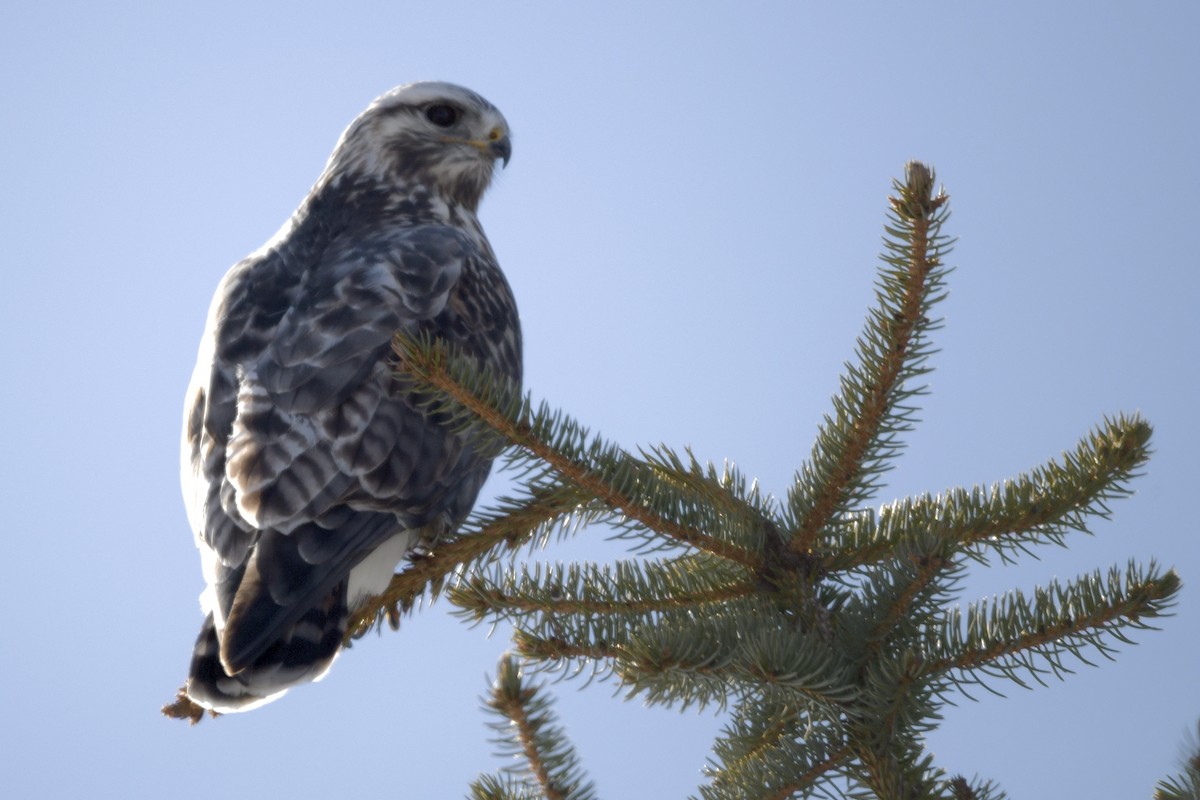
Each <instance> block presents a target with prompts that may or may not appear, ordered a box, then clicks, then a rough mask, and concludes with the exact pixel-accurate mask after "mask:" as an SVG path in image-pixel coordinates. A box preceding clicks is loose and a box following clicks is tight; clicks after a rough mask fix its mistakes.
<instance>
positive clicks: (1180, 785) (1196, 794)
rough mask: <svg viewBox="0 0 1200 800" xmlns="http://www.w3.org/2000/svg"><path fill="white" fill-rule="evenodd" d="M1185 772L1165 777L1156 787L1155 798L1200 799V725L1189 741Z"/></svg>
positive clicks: (1184, 763) (1184, 761)
mask: <svg viewBox="0 0 1200 800" xmlns="http://www.w3.org/2000/svg"><path fill="white" fill-rule="evenodd" d="M1182 766H1183V772H1181V773H1179V774H1178V775H1175V776H1172V777H1170V778H1164V779H1163V780H1161V781H1159V782H1158V785H1157V786H1155V787H1154V800H1200V725H1197V726H1196V735H1195V736H1194V737H1192V738H1191V741H1189V742H1188V743H1187V751H1186V755H1185V756H1184V760H1183V765H1182Z"/></svg>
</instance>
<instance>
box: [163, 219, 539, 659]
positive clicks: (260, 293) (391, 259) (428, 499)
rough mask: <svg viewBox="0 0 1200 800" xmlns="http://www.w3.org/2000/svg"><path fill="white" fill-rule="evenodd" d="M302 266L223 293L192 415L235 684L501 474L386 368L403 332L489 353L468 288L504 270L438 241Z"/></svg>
mask: <svg viewBox="0 0 1200 800" xmlns="http://www.w3.org/2000/svg"><path fill="white" fill-rule="evenodd" d="M304 255H305V254H303V253H298V252H296V248H286V247H285V248H280V249H276V250H269V251H266V252H265V253H264V254H261V255H259V256H255V257H251V259H248V260H247V261H244V262H242V263H241V264H239V265H237V266H236V267H234V269H233V270H231V271H230V273H229V275H227V276H226V279H225V280H224V281H223V282H222V286H221V289H220V290H219V291H218V297H217V299H216V300H215V301H214V305H213V310H212V312H211V314H210V321H209V326H210V331H209V332H208V333H207V334H206V340H209V341H208V346H209V348H211V349H210V353H211V360H210V361H209V362H208V364H206V363H205V359H204V353H202V356H201V362H200V364H198V367H197V375H196V378H195V379H194V384H195V385H194V387H193V391H192V393H191V395H190V397H191V405H190V408H189V409H188V411H187V425H186V426H185V435H186V446H185V456H186V454H187V453H190V456H191V457H190V465H189V464H186V463H185V470H184V481H185V486H186V485H187V484H188V483H189V482H190V483H191V484H192V488H193V491H191V492H185V495H190V500H191V505H192V508H191V509H190V510H191V513H192V518H193V526H194V529H195V531H196V535H197V539H198V544H200V545H201V549H202V551H203V550H204V549H205V548H208V549H209V550H210V551H211V554H210V562H211V563H210V564H209V565H208V567H207V569H206V571H207V572H208V573H209V574H208V575H207V576H206V577H207V578H208V579H209V583H210V588H211V591H212V592H213V593H214V594H215V596H212V597H210V598H209V604H210V606H211V610H212V611H213V613H214V618H215V620H216V627H217V630H223V632H224V635H223V636H222V637H221V650H220V655H221V661H222V664H223V665H224V667H225V669H226V670H227V671H228V673H229V674H230V675H234V674H236V673H237V672H239V671H240V670H243V669H245V668H247V667H249V666H250V665H251V664H253V663H255V661H256V659H259V658H260V657H261V656H263V654H264V652H265V651H266V650H267V648H269V647H270V646H271V645H272V644H273V643H275V642H276V641H278V640H280V639H281V637H284V636H285V635H286V634H287V633H288V631H289V629H290V627H291V626H293V625H294V624H296V622H297V620H299V619H300V618H301V617H302V616H303V615H304V614H305V613H306V612H308V611H309V610H310V609H312V608H313V607H314V606H316V605H319V604H320V603H321V602H322V599H323V598H324V597H325V596H326V595H328V594H329V593H330V592H331V591H332V590H333V589H334V587H336V586H337V585H338V584H339V583H340V582H342V581H344V580H345V579H346V578H347V576H348V574H349V572H350V570H351V569H352V568H353V567H354V566H355V565H356V564H357V563H358V562H359V561H361V560H362V559H363V558H364V557H365V556H366V555H367V554H368V553H370V552H371V551H372V550H374V549H375V548H376V547H378V546H379V545H380V544H382V543H383V542H385V541H387V540H389V539H391V538H392V537H393V536H396V535H397V534H398V533H400V532H402V531H404V530H416V529H418V528H420V527H422V526H424V525H426V524H429V523H430V522H432V521H434V520H435V519H437V518H438V517H439V516H445V517H448V519H446V520H445V522H446V523H449V524H457V523H458V522H459V521H460V520H461V518H462V517H463V516H465V515H466V513H467V512H468V511H469V509H470V505H471V504H472V503H473V501H474V498H475V495H476V494H477V493H478V490H479V488H480V486H481V485H482V483H483V480H484V479H485V478H486V475H487V472H488V468H489V466H490V461H489V459H488V458H487V457H486V456H485V455H483V454H480V453H478V452H476V451H475V450H474V449H473V448H472V447H471V446H470V443H469V442H468V441H466V440H465V439H464V438H463V437H461V436H460V435H457V434H455V433H454V432H452V431H450V430H448V429H446V428H445V427H443V426H441V425H438V424H437V423H436V421H434V420H431V419H429V418H428V416H427V415H426V413H425V412H423V411H422V410H421V409H420V408H419V407H418V405H417V403H416V402H415V398H413V397H412V396H411V394H410V393H409V392H408V391H406V386H405V383H404V382H403V381H402V380H399V379H396V378H395V377H393V375H392V372H391V369H390V367H389V365H388V354H389V352H390V351H389V344H390V341H391V338H392V336H393V335H394V333H395V332H396V331H397V330H402V329H403V330H410V331H411V330H416V329H418V328H430V327H431V328H432V329H433V330H434V331H435V332H438V333H439V334H443V335H444V336H445V337H446V338H450V339H452V340H453V339H463V338H470V337H472V336H478V335H479V334H481V333H483V334H485V336H486V335H488V334H487V332H486V331H485V330H483V329H486V328H488V327H489V325H491V326H492V327H495V325H496V322H497V320H495V319H493V320H491V321H490V322H489V320H488V319H485V318H480V319H471V318H470V314H471V313H473V312H478V311H479V310H480V309H482V308H485V307H486V305H487V304H486V303H484V304H481V303H480V302H479V299H478V298H474V297H472V295H473V294H474V293H477V292H479V290H480V286H479V284H478V282H473V281H466V280H463V276H464V274H465V273H468V272H469V273H472V274H474V273H478V272H480V271H481V269H482V268H483V267H485V266H486V267H491V268H495V265H494V263H492V256H491V253H490V251H486V250H485V251H481V250H480V248H479V247H478V246H477V245H476V244H475V242H474V241H473V240H472V239H471V238H470V237H468V236H467V235H466V234H465V233H464V232H463V231H462V230H460V229H458V228H455V227H451V226H447V225H425V226H418V227H412V228H400V229H396V228H391V229H389V230H388V231H387V232H386V233H383V234H380V235H377V236H364V235H362V233H361V232H360V233H358V234H356V235H355V236H353V237H350V236H343V237H339V238H335V239H333V241H332V242H331V243H330V244H329V245H328V246H327V247H326V248H324V250H323V252H321V253H320V254H319V255H318V256H317V258H316V259H315V262H314V263H311V266H310V267H309V268H308V269H301V268H298V267H302V266H303V264H304V262H305V261H313V259H311V258H309V259H306V258H305V257H304ZM297 262H299V263H297ZM495 269H496V274H497V275H498V274H499V273H498V268H495ZM500 280H501V283H503V279H502V278H501V279H500ZM484 288H491V287H484ZM503 288H504V290H505V291H504V294H505V295H506V296H507V297H508V305H509V312H508V315H507V317H508V319H506V320H504V322H506V323H511V327H515V304H513V303H512V302H511V294H509V293H508V291H507V286H506V285H505V286H504V287H503ZM484 316H485V317H486V316H487V315H484ZM490 335H491V336H495V335H497V332H496V331H492V332H491V333H490ZM509 335H510V336H511V334H509ZM462 344H464V345H468V349H477V348H475V347H469V345H470V344H472V343H471V342H462ZM518 347H519V344H518ZM414 538H415V537H414ZM393 563H394V562H393ZM353 601H354V598H350V602H351V603H352V602H353Z"/></svg>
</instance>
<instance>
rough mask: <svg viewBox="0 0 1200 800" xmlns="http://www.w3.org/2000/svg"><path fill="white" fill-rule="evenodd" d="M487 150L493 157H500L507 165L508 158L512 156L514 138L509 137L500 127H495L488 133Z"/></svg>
mask: <svg viewBox="0 0 1200 800" xmlns="http://www.w3.org/2000/svg"><path fill="white" fill-rule="evenodd" d="M487 151H488V153H490V154H491V156H492V158H498V159H500V161H501V162H502V163H503V164H504V166H506V167H507V166H508V159H510V158H512V140H511V139H509V138H508V133H506V132H505V131H502V130H500V129H499V128H496V129H494V130H493V131H492V132H491V133H490V134H489V135H488V145H487Z"/></svg>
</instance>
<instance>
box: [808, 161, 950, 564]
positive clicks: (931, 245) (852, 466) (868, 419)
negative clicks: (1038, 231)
mask: <svg viewBox="0 0 1200 800" xmlns="http://www.w3.org/2000/svg"><path fill="white" fill-rule="evenodd" d="M934 183H935V179H934V174H933V171H932V170H930V169H929V168H927V167H925V166H924V165H922V164H919V163H917V162H910V163H909V164H908V165H907V166H906V169H905V182H904V183H900V182H898V181H897V182H895V183H894V186H895V189H896V192H897V194H898V196H897V197H893V198H890V201H891V206H892V210H891V219H892V223H893V224H892V225H891V226H890V227H888V228H887V232H888V234H889V235H890V236H891V237H893V238H891V239H887V238H885V240H884V244H885V247H887V249H888V251H889V253H890V254H889V255H887V256H884V257H883V261H884V262H885V264H887V265H888V267H889V269H884V270H882V271H881V273H880V285H879V291H878V296H879V300H880V307H879V308H877V309H874V310H872V312H871V315H870V318H869V320H868V326H867V330H866V331H865V332H864V334H863V336H862V337H861V338H860V339H859V341H858V352H859V357H860V365H859V366H857V367H849V374H848V375H847V376H846V377H845V378H843V380H842V394H841V395H840V397H835V398H834V407H835V417H834V418H832V419H831V418H829V417H826V419H825V424H824V425H822V427H821V429H820V431H819V433H818V439H817V445H816V446H815V447H814V448H813V455H812V458H811V461H810V462H809V463H807V464H806V465H805V466H804V467H802V469H801V472H800V475H799V476H798V477H797V480H796V483H795V485H794V486H793V487H792V489H791V490H790V491H789V493H788V494H789V508H790V512H791V515H792V519H793V525H792V526H791V527H792V530H793V532H794V539H793V541H792V547H793V549H794V550H795V551H796V552H798V553H801V554H807V553H809V552H811V551H812V550H813V549H814V547H815V546H816V543H817V542H818V540H819V539H820V538H821V537H822V536H823V535H824V533H823V532H824V531H825V530H826V528H827V526H829V525H830V523H831V521H833V520H834V519H835V518H836V517H837V515H839V514H840V513H842V512H844V511H846V510H848V509H850V508H851V507H853V506H855V505H857V504H859V503H861V502H863V501H865V500H866V499H867V498H868V497H869V496H870V495H871V494H872V493H873V491H874V489H875V488H876V487H877V483H876V481H875V476H877V475H878V474H879V473H880V472H882V471H883V470H884V469H886V468H887V463H886V462H887V461H888V460H890V459H891V458H893V457H894V456H895V455H896V454H897V453H898V452H899V449H900V447H901V445H900V442H899V439H898V435H899V434H900V433H902V432H904V431H906V430H908V429H909V428H910V427H911V423H912V419H913V415H914V413H915V409H913V408H910V407H904V406H902V405H900V403H901V402H902V401H903V400H905V399H906V398H907V397H910V396H912V395H914V394H918V393H920V392H922V391H923V389H915V390H910V389H905V387H904V382H905V381H906V380H907V379H909V378H912V377H914V376H916V375H919V374H921V373H923V372H925V371H927V370H925V369H924V368H923V367H922V365H923V363H924V361H925V360H926V359H927V358H928V356H929V354H930V350H929V348H928V346H927V345H926V343H925V340H924V334H925V333H926V332H927V331H928V330H930V329H931V328H932V327H933V326H934V323H931V322H930V320H929V318H928V316H927V311H928V310H929V307H930V306H931V305H932V304H933V303H935V302H937V301H938V300H940V299H941V296H940V295H937V294H935V292H936V290H937V289H938V287H939V286H940V283H941V276H942V270H940V269H939V268H940V267H941V265H942V262H941V258H942V256H943V255H944V253H945V249H946V245H945V243H944V241H943V239H942V237H941V236H940V233H939V231H940V228H941V224H942V222H944V220H945V218H946V212H945V210H944V208H943V207H944V206H945V204H946V201H947V200H948V197H947V196H946V194H945V193H938V194H936V195H935V194H934Z"/></svg>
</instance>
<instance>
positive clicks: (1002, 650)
mask: <svg viewBox="0 0 1200 800" xmlns="http://www.w3.org/2000/svg"><path fill="white" fill-rule="evenodd" d="M1179 588H1180V581H1179V577H1178V576H1177V575H1176V574H1175V572H1174V571H1173V570H1172V571H1168V572H1167V573H1165V574H1163V575H1158V574H1157V567H1156V566H1155V565H1154V563H1153V562H1151V564H1150V566H1149V568H1148V569H1146V570H1143V569H1142V568H1141V567H1139V566H1138V565H1137V564H1135V563H1130V564H1129V566H1128V567H1127V568H1126V570H1125V572H1124V574H1122V572H1121V571H1120V570H1119V569H1117V568H1116V567H1113V568H1112V569H1111V570H1109V573H1108V576H1107V579H1105V577H1104V576H1102V575H1101V574H1100V573H1099V572H1095V573H1093V574H1091V575H1085V576H1083V577H1081V578H1079V579H1077V580H1075V581H1072V582H1071V583H1068V584H1066V585H1062V584H1060V583H1058V582H1057V581H1051V582H1050V584H1048V585H1047V586H1046V587H1038V588H1036V589H1035V591H1034V596H1033V599H1032V602H1031V601H1029V600H1027V599H1026V598H1025V596H1024V595H1023V594H1022V593H1021V592H1020V591H1019V590H1017V591H1013V592H1010V593H1009V594H1007V595H1005V596H1003V597H1000V598H996V599H994V600H993V601H992V602H991V603H988V602H987V601H986V600H983V601H979V602H977V603H974V604H972V605H971V606H970V607H969V608H968V609H967V613H966V621H965V625H964V624H963V620H962V615H961V612H959V611H958V609H954V610H952V611H951V612H950V613H949V614H948V616H947V618H946V620H945V623H944V624H943V625H942V626H940V630H938V631H936V632H932V636H931V637H930V640H929V641H928V642H927V649H926V651H925V652H927V653H928V654H929V660H928V662H927V663H926V664H925V666H924V667H923V672H924V674H926V675H937V674H941V673H945V672H951V671H953V672H957V673H960V678H959V680H958V681H957V682H958V683H960V684H961V683H962V682H964V677H965V673H982V674H985V675H988V674H990V675H1002V676H1004V677H1007V678H1009V679H1010V680H1013V681H1015V682H1017V683H1018V684H1020V685H1022V686H1025V685H1026V684H1025V683H1024V681H1022V680H1021V678H1020V677H1019V676H1018V675H1017V672H1018V670H1019V671H1023V672H1025V673H1027V674H1029V675H1030V676H1031V677H1032V678H1033V679H1034V680H1036V681H1037V682H1038V683H1040V684H1043V685H1044V684H1045V681H1043V680H1042V677H1041V676H1042V675H1043V674H1044V673H1046V672H1047V671H1049V672H1053V673H1054V674H1055V675H1058V676H1060V677H1061V675H1062V674H1064V673H1069V672H1070V671H1071V670H1070V669H1069V668H1067V667H1066V665H1065V664H1064V663H1063V661H1062V656H1063V655H1064V654H1066V653H1070V654H1072V655H1073V656H1075V658H1077V659H1079V660H1080V661H1083V662H1084V663H1086V664H1090V663H1091V662H1089V661H1088V660H1087V659H1086V658H1085V657H1084V656H1083V654H1082V652H1081V651H1082V649H1083V648H1084V647H1085V646H1091V647H1093V648H1095V649H1096V650H1097V651H1098V652H1099V653H1100V654H1101V655H1103V656H1105V657H1106V658H1111V651H1112V646H1111V645H1110V644H1108V643H1107V638H1108V637H1112V638H1115V639H1117V640H1119V641H1123V642H1126V643H1131V642H1130V640H1129V639H1128V637H1126V636H1125V635H1124V634H1123V633H1122V629H1124V628H1128V627H1133V628H1149V627H1152V626H1151V625H1150V623H1149V622H1148V620H1154V619H1157V618H1159V617H1162V616H1166V615H1167V614H1169V613H1170V608H1171V606H1172V605H1173V604H1174V602H1175V599H1176V596H1177V594H1178V592H1179ZM1039 662H1040V663H1041V664H1042V665H1044V666H1039ZM970 682H975V683H979V684H981V685H982V684H983V681H982V679H981V678H974V679H972V680H971V681H970Z"/></svg>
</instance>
